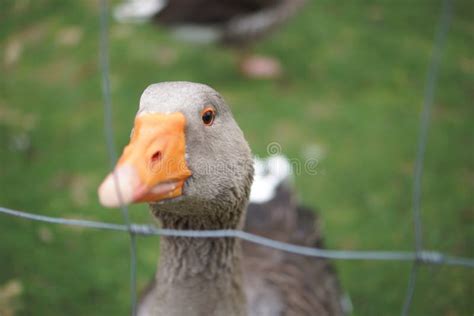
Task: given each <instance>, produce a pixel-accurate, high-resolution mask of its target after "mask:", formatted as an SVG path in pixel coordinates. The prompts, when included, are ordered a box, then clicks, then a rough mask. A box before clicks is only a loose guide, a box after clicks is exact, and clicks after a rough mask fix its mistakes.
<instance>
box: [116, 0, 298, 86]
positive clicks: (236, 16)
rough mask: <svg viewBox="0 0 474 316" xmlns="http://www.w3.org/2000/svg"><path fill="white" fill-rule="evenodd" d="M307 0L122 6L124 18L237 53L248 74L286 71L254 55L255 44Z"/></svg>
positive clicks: (135, 1) (136, 1)
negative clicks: (152, 23) (222, 46)
mask: <svg viewBox="0 0 474 316" xmlns="http://www.w3.org/2000/svg"><path fill="white" fill-rule="evenodd" d="M304 2H305V0H127V1H126V2H124V3H122V4H120V5H118V6H117V7H116V8H115V11H114V17H115V19H116V20H117V21H119V22H124V23H127V22H135V23H143V22H148V21H151V22H154V23H158V24H160V25H164V26H166V27H169V28H170V29H171V30H172V31H173V33H174V35H175V36H176V37H177V38H178V39H181V40H185V41H188V42H193V43H200V44H209V43H219V44H221V45H224V46H226V47H231V48H233V49H235V50H236V51H237V55H238V58H237V59H238V69H239V71H240V72H241V73H242V74H243V75H244V76H246V77H248V78H257V79H272V78H278V77H280V76H281V75H282V67H281V64H280V62H279V61H278V60H277V59H276V58H273V57H269V56H262V55H254V54H252V53H251V52H250V51H251V47H252V45H253V44H254V43H255V42H257V41H258V40H260V39H262V38H263V37H265V36H266V35H268V34H270V33H271V32H272V31H274V30H275V29H276V28H278V27H279V26H281V25H283V24H284V23H285V22H286V21H288V19H289V18H290V17H292V16H294V15H295V14H296V13H297V12H298V10H299V9H300V8H301V7H302V6H303V4H304Z"/></svg>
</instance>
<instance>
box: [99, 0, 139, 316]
mask: <svg viewBox="0 0 474 316" xmlns="http://www.w3.org/2000/svg"><path fill="white" fill-rule="evenodd" d="M108 15H109V10H108V1H107V0H101V2H100V49H99V52H100V54H99V55H100V65H101V72H102V94H103V99H104V134H105V140H106V143H107V153H108V156H109V160H110V168H111V170H112V173H113V179H114V183H115V190H116V192H117V196H118V198H119V201H120V205H121V206H120V209H121V212H122V217H123V220H124V222H125V223H126V225H127V228H128V233H129V236H130V304H131V307H130V308H131V315H132V316H135V315H136V310H137V285H136V284H137V282H136V279H137V277H136V274H137V269H136V265H137V263H136V262H137V254H136V253H137V250H136V248H137V246H136V236H135V233H134V231H133V230H132V229H131V223H130V216H129V214H128V207H127V205H125V204H124V203H122V201H123V199H122V194H121V190H120V184H119V179H118V174H117V173H116V172H115V171H114V168H115V164H116V162H117V151H116V149H115V143H114V129H113V123H112V100H111V93H110V79H109V37H108Z"/></svg>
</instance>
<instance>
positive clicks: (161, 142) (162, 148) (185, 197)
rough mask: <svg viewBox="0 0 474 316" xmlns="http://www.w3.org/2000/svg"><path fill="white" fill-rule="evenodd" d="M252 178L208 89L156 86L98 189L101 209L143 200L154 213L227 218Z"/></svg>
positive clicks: (236, 136)
mask: <svg viewBox="0 0 474 316" xmlns="http://www.w3.org/2000/svg"><path fill="white" fill-rule="evenodd" d="M252 177H253V159H252V155H251V151H250V149H249V146H248V144H247V141H246V140H245V138H244V135H243V133H242V131H241V130H240V128H239V126H238V125H237V123H236V122H235V120H234V118H233V116H232V113H231V111H230V109H229V107H228V105H227V104H226V103H225V101H224V99H223V98H222V97H221V96H220V95H219V94H218V93H217V92H216V91H215V90H214V89H212V88H210V87H209V86H207V85H204V84H197V83H191V82H164V83H157V84H152V85H150V86H149V87H147V88H146V90H145V91H144V92H143V94H142V96H141V98H140V107H139V110H138V113H137V115H136V118H135V125H134V128H133V130H132V133H131V136H130V143H129V144H128V145H127V146H126V147H125V149H124V151H123V154H122V156H121V157H120V159H119V161H118V163H117V166H116V167H115V169H114V171H113V172H112V173H111V174H109V175H108V176H107V178H106V179H105V180H104V181H103V183H102V184H101V186H100V188H99V199H100V202H101V203H102V204H103V205H104V206H107V207H118V206H120V205H121V204H129V203H139V202H148V203H149V204H150V205H151V207H152V210H153V211H154V212H155V215H157V213H160V214H166V213H168V214H175V215H179V216H180V217H182V216H195V215H198V216H206V215H207V216H212V215H218V213H219V212H220V213H221V214H220V216H227V215H226V214H225V213H226V212H228V211H229V210H239V211H240V213H242V211H243V209H245V204H246V203H247V200H248V196H249V191H250V186H251V183H252ZM115 180H117V181H118V186H119V188H120V190H119V191H118V190H117V189H116V183H115ZM237 215H238V216H236V221H237V222H238V221H239V219H240V217H241V215H242V214H237ZM226 222H229V221H228V220H227V219H226ZM237 225H238V223H236V222H235V221H232V220H231V221H230V223H229V226H230V227H234V228H235V227H236V226H237ZM165 226H166V223H165ZM224 226H225V225H224ZM230 227H223V226H222V225H221V227H219V228H230ZM202 228H209V227H202ZM216 228H217V227H216Z"/></svg>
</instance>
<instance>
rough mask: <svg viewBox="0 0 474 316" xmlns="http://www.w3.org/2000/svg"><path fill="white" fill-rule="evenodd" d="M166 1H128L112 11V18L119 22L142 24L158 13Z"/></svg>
mask: <svg viewBox="0 0 474 316" xmlns="http://www.w3.org/2000/svg"><path fill="white" fill-rule="evenodd" d="M167 3H168V1H167V0H128V1H126V2H124V3H122V4H120V5H118V6H117V7H116V8H115V10H114V18H115V19H116V20H117V21H119V22H135V23H143V22H146V21H148V20H149V19H151V18H152V17H153V16H154V15H155V14H156V13H158V12H160V11H161V10H162V9H163V8H164V7H165V6H166V4H167Z"/></svg>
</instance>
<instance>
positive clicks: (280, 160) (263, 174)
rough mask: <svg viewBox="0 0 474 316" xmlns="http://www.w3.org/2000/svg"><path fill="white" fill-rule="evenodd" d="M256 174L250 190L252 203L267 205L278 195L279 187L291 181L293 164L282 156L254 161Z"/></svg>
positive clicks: (256, 158)
mask: <svg viewBox="0 0 474 316" xmlns="http://www.w3.org/2000/svg"><path fill="white" fill-rule="evenodd" d="M254 168H255V174H254V179H253V184H252V188H251V190H250V202H251V203H265V202H268V201H270V200H271V199H273V197H275V195H276V189H277V187H278V185H279V184H280V183H282V182H284V181H289V180H291V174H292V170H291V164H290V162H289V160H288V159H287V158H286V157H285V156H282V155H275V156H270V157H268V158H264V159H261V158H258V157H255V159H254Z"/></svg>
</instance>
